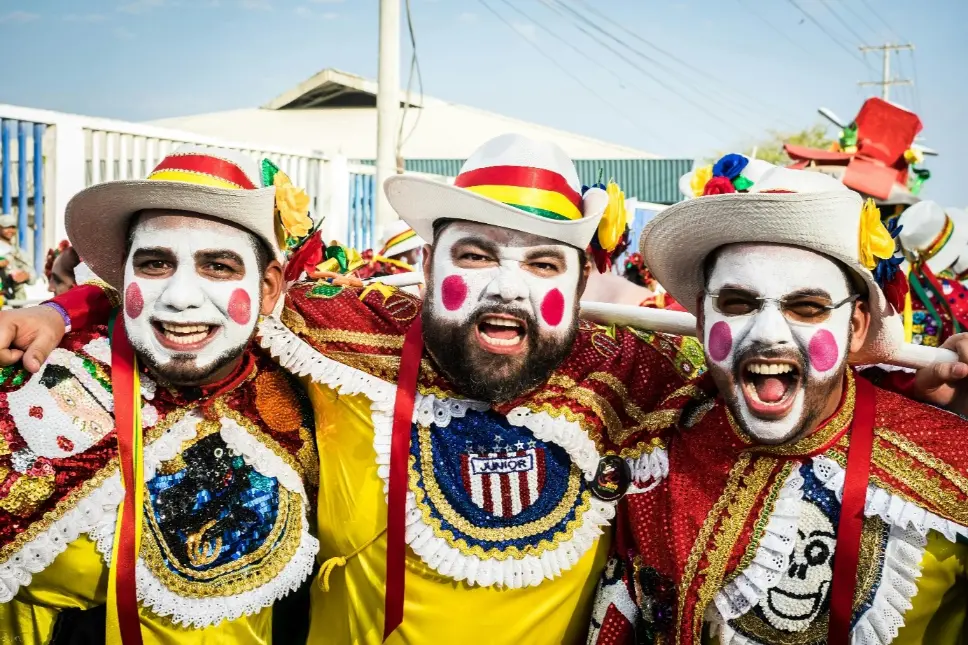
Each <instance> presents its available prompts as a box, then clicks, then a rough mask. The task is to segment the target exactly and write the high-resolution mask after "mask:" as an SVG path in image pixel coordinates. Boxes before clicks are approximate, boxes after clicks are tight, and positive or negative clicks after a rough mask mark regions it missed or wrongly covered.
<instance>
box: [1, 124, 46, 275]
mask: <svg viewBox="0 0 968 645" xmlns="http://www.w3.org/2000/svg"><path fill="white" fill-rule="evenodd" d="M0 114H2V113H0ZM46 130H47V124H46V123H36V122H34V121H29V120H18V119H4V118H0V210H2V213H3V214H5V215H15V216H16V218H17V240H16V241H17V242H18V243H19V245H20V247H21V248H22V249H24V250H25V251H27V252H28V254H29V255H31V256H32V257H33V264H34V267H35V269H36V270H37V271H38V272H40V271H42V270H43V268H44V267H43V263H44V258H45V255H46V253H45V250H44V248H45V245H44V235H43V231H44V176H45V168H44V160H45V155H44V134H45V132H46Z"/></svg>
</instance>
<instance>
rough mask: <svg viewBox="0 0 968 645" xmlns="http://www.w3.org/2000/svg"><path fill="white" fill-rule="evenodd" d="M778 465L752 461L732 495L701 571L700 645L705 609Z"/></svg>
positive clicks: (695, 625) (764, 459)
mask: <svg viewBox="0 0 968 645" xmlns="http://www.w3.org/2000/svg"><path fill="white" fill-rule="evenodd" d="M776 463H777V462H776V460H775V459H772V458H770V457H760V458H758V459H756V460H755V461H754V462H753V469H752V471H750V472H749V474H746V475H744V476H743V478H742V480H743V483H742V485H741V486H739V488H738V489H736V490H735V495H733V496H731V497H732V500H731V501H730V502H729V504H728V506H727V507H726V514H725V516H724V517H723V521H722V522H721V523H720V525H719V530H718V531H717V532H716V533H715V535H713V548H712V549H711V550H709V553H708V555H707V556H706V560H707V562H708V565H707V566H706V568H705V569H704V570H703V571H702V572H701V573H702V575H703V576H704V578H703V581H702V585H700V587H699V600H698V601H697V603H696V612H695V615H694V623H693V631H694V632H695V637H696V638H697V641H696V642H699V641H698V638H699V635H700V633H701V632H702V621H703V616H704V615H705V613H706V607H707V606H708V605H709V603H710V602H712V599H713V597H714V596H715V595H716V592H718V591H719V590H720V588H722V584H723V579H724V578H725V575H726V567H727V565H728V564H729V558H730V556H731V555H732V553H733V549H734V547H735V546H736V542H737V540H739V536H740V534H741V533H742V532H743V528H744V527H745V526H746V521H747V520H748V519H749V516H750V513H752V512H753V506H755V505H756V502H757V500H759V499H760V494H761V493H762V492H763V489H764V488H765V487H766V485H767V483H768V482H769V481H770V475H771V474H772V473H773V471H774V468H775V466H776ZM787 472H789V471H787ZM783 481H785V480H783ZM781 485H782V483H781Z"/></svg>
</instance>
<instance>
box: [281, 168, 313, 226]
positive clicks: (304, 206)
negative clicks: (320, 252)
mask: <svg viewBox="0 0 968 645" xmlns="http://www.w3.org/2000/svg"><path fill="white" fill-rule="evenodd" d="M272 184H273V185H274V186H275V187H276V210H278V211H279V220H280V223H281V224H282V226H283V228H284V229H286V232H287V233H288V234H289V236H290V237H294V238H302V237H305V236H306V235H308V234H309V231H310V230H311V229H312V228H313V220H312V218H310V217H309V195H307V194H306V191H304V190H303V189H302V188H297V187H296V186H294V185H293V183H292V181H291V180H290V179H289V177H288V176H287V175H286V173H284V172H282V171H279V172H277V173H276V176H275V177H274V178H273V179H272Z"/></svg>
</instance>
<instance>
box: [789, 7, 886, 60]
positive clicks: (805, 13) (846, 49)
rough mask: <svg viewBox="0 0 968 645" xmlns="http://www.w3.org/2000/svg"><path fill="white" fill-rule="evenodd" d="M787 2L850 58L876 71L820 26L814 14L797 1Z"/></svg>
mask: <svg viewBox="0 0 968 645" xmlns="http://www.w3.org/2000/svg"><path fill="white" fill-rule="evenodd" d="M787 2H788V3H789V4H790V5H791V6H792V7H793V8H794V9H796V10H797V11H799V12H800V13H801V14H802V15H803V17H804V18H806V19H807V20H809V21H810V22H811V23H813V25H814V26H816V27H817V29H819V30H820V31H822V32H823V33H824V35H825V36H827V38H829V39H830V40H832V41H833V42H834V43H835V44H836V45H837V46H838V47H840V48H841V49H843V50H844V51H845V52H847V55H848V56H850V57H851V58H853V59H854V60H856V61H860V62H861V63H862V64H863V65H864V66H866V67H867V68H868V69H869V70H871V71H874V68H873V67H871V64H870V63H869V62H867V60H865V59H864V58H862V57H860V56H858V55H857V52H854V51H851V50H850V49H848V47H847V46H846V45H844V43H842V42H840V39H838V38H837V37H836V36H834V35H833V34H831V33H830V32H829V31H827V28H826V27H824V26H823V25H822V24H820V21H818V20H817V19H816V18H814V17H813V15H812V14H809V13H807V12H806V11H804V10H803V7H801V6H800V5H798V4H797V3H796V0H787Z"/></svg>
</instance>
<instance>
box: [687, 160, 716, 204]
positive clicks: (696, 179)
mask: <svg viewBox="0 0 968 645" xmlns="http://www.w3.org/2000/svg"><path fill="white" fill-rule="evenodd" d="M712 178H713V167H712V166H703V167H701V168H696V170H695V171H694V172H693V173H692V179H690V180H689V188H691V189H692V196H693V197H702V196H703V191H705V190H706V184H707V183H709V180H710V179H712Z"/></svg>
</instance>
